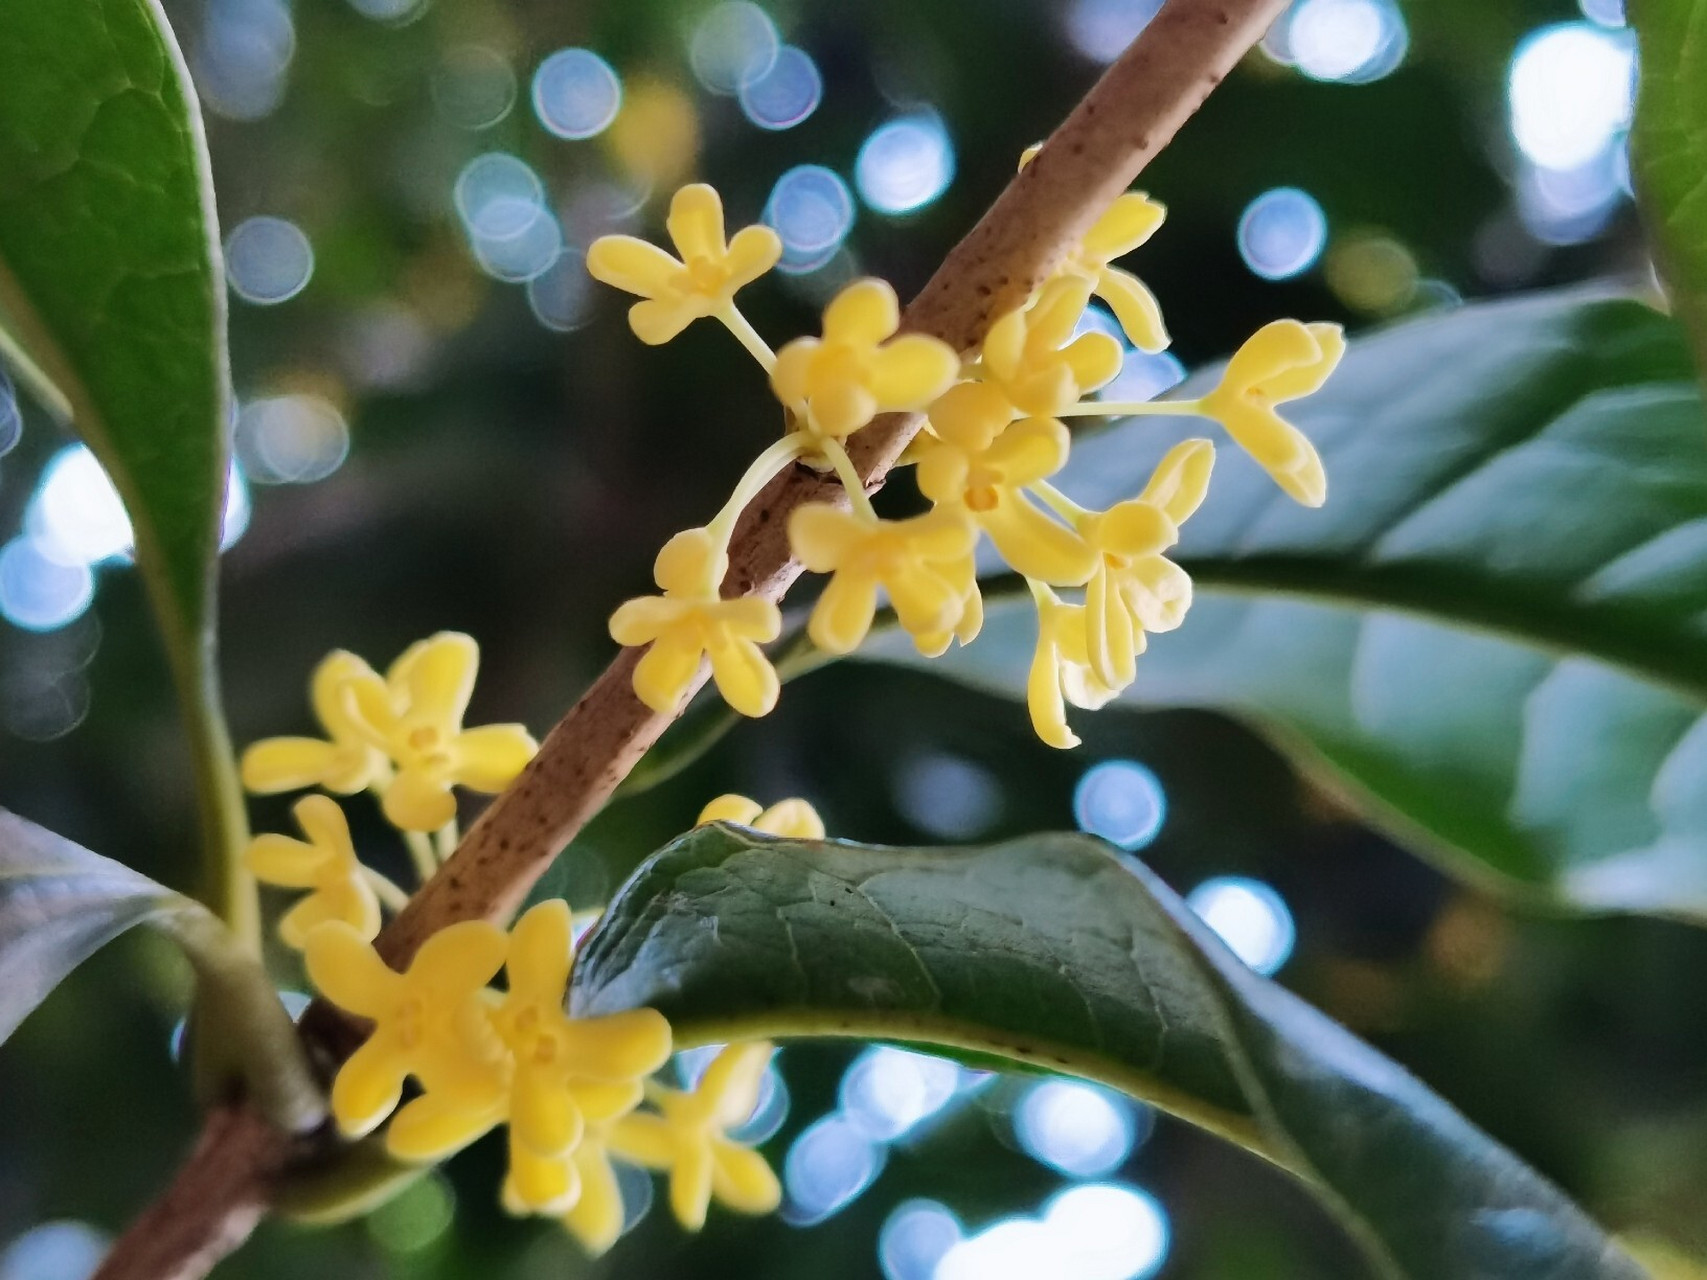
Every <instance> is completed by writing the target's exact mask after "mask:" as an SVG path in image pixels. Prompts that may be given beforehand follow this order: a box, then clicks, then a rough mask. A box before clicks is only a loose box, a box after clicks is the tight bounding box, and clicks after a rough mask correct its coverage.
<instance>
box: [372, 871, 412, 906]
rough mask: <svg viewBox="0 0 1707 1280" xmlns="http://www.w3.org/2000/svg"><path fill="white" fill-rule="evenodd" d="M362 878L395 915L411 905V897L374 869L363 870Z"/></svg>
mask: <svg viewBox="0 0 1707 1280" xmlns="http://www.w3.org/2000/svg"><path fill="white" fill-rule="evenodd" d="M362 878H363V879H365V880H366V881H367V882H368V884H370V885H372V886H373V891H374V892H375V893H376V894H378V895H379V900H380V901H381V902H383V903H384V904H385V906H386V909H387V910H389V911H391V912H393V913H395V912H398V911H401V910H403V908H404V907H406V906H408V905H409V895H408V894H407V893H404V892H403V890H402V889H401V888H400V887H399V886H398V884H397V882H396V881H395V880H392V879H391V878H389V877H388V876H383V875H381V874H380V873H379V872H377V871H375V870H374V869H373V868H372V867H363V868H362Z"/></svg>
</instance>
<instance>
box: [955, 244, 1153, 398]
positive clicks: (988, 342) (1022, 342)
mask: <svg viewBox="0 0 1707 1280" xmlns="http://www.w3.org/2000/svg"><path fill="white" fill-rule="evenodd" d="M1092 287H1093V285H1092V282H1091V281H1089V280H1084V279H1081V278H1080V277H1078V276H1072V275H1064V276H1057V277H1056V278H1055V279H1053V280H1051V281H1049V282H1048V283H1047V284H1045V285H1044V286H1043V288H1042V289H1041V290H1039V292H1038V294H1037V297H1036V298H1035V299H1034V300H1033V301H1032V303H1031V305H1030V306H1028V307H1022V308H1020V309H1019V310H1018V311H1010V312H1009V313H1008V314H1007V315H1005V316H1003V317H1002V318H1001V319H999V320H997V321H996V323H995V324H993V325H991V326H990V332H989V334H988V335H987V336H986V337H985V339H984V347H983V364H982V369H983V375H984V377H985V378H986V379H987V380H989V381H990V382H992V383H994V384H995V385H996V386H997V387H999V388H1001V391H1002V394H1003V395H1005V396H1006V397H1007V398H1008V400H1009V401H1010V402H1011V403H1012V404H1013V406H1014V408H1015V409H1016V410H1018V412H1019V413H1020V414H1030V415H1032V416H1034V417H1045V418H1047V417H1053V416H1054V415H1056V414H1059V413H1062V412H1064V411H1065V410H1066V409H1068V408H1069V407H1070V406H1072V405H1075V404H1077V403H1078V402H1079V401H1080V400H1082V399H1083V398H1084V397H1085V395H1086V394H1087V393H1088V392H1091V391H1095V390H1096V389H1097V388H1098V387H1100V386H1102V385H1104V384H1105V383H1107V382H1109V381H1111V380H1112V379H1113V378H1114V375H1115V374H1117V373H1119V372H1120V364H1121V359H1122V355H1121V350H1120V343H1119V342H1117V341H1115V339H1113V338H1111V337H1110V336H1109V335H1108V334H1106V333H1095V332H1092V333H1082V334H1080V335H1079V336H1078V337H1076V338H1075V337H1074V336H1073V326H1075V325H1076V324H1078V322H1079V317H1080V316H1081V315H1083V314H1084V311H1085V304H1086V303H1088V302H1089V301H1090V298H1091V289H1092Z"/></svg>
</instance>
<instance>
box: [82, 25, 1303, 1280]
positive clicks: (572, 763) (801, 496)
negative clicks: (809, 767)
mask: <svg viewBox="0 0 1707 1280" xmlns="http://www.w3.org/2000/svg"><path fill="white" fill-rule="evenodd" d="M1287 3H1288V0H1168V3H1167V4H1165V5H1164V6H1163V8H1162V10H1161V12H1160V13H1159V14H1158V15H1157V16H1156V17H1155V18H1154V19H1153V20H1152V21H1151V23H1150V24H1149V26H1148V27H1146V28H1145V30H1144V32H1143V34H1142V35H1140V36H1139V38H1138V39H1137V40H1136V41H1135V42H1134V43H1133V44H1132V46H1131V47H1130V48H1129V49H1127V50H1126V52H1125V53H1124V54H1122V55H1121V57H1120V59H1119V60H1118V61H1117V62H1115V64H1114V65H1113V66H1112V67H1110V68H1109V69H1108V71H1107V72H1106V73H1105V74H1104V75H1103V77H1102V79H1101V80H1099V81H1098V82H1097V83H1096V85H1095V86H1094V87H1093V88H1092V89H1091V91H1090V93H1089V94H1088V95H1086V97H1085V98H1084V100H1083V101H1082V102H1080V103H1079V105H1078V107H1076V108H1075V109H1074V111H1073V113H1072V114H1071V115H1069V116H1068V117H1067V119H1066V120H1065V121H1064V122H1063V123H1062V125H1061V127H1060V128H1059V129H1057V130H1056V131H1055V133H1054V134H1053V135H1051V137H1050V138H1049V140H1048V141H1047V142H1046V143H1045V145H1044V147H1043V149H1042V150H1041V151H1040V152H1039V153H1038V155H1037V157H1036V158H1035V159H1034V160H1033V161H1032V162H1031V163H1030V164H1029V165H1027V166H1026V167H1025V168H1024V169H1023V170H1021V171H1020V172H1019V173H1018V175H1017V176H1016V177H1015V178H1014V179H1013V181H1012V182H1010V183H1009V184H1008V187H1007V189H1006V190H1005V191H1003V192H1002V194H1001V196H1000V197H999V198H998V199H997V201H996V203H995V204H994V205H992V206H991V208H990V210H989V212H988V213H986V214H985V215H984V217H983V218H982V219H981V220H980V221H979V222H978V224H977V226H975V227H973V228H972V230H971V232H970V233H969V234H968V235H967V236H966V238H965V239H964V240H962V241H961V242H960V244H959V245H957V246H956V247H955V248H954V250H953V251H952V252H951V253H950V254H949V255H948V257H947V259H946V260H944V262H943V264H942V266H941V267H940V268H939V269H938V270H937V272H936V274H935V275H933V276H932V277H931V279H930V281H929V282H928V283H927V284H926V285H925V287H924V289H923V290H922V291H921V292H920V293H919V295H918V297H916V298H915V299H914V300H913V301H912V303H911V304H910V305H909V306H908V307H907V309H906V312H905V315H904V316H903V320H902V323H903V327H905V328H907V329H909V330H913V331H916V332H920V333H928V334H931V335H933V336H935V337H938V338H941V339H942V340H944V341H945V342H948V343H949V344H951V345H952V346H954V347H955V348H956V349H957V350H960V351H970V350H972V349H973V348H974V347H976V346H977V345H978V344H979V343H980V342H981V341H982V340H983V337H984V334H985V333H986V332H987V331H988V329H989V327H990V324H991V322H992V321H993V320H994V319H995V318H996V317H998V316H1000V315H1002V314H1004V313H1006V312H1008V311H1011V310H1013V309H1014V308H1015V307H1017V306H1019V305H1021V304H1022V303H1023V302H1024V301H1025V299H1026V298H1027V297H1029V296H1030V295H1031V293H1032V291H1033V290H1034V289H1035V288H1036V287H1037V285H1039V284H1040V283H1042V281H1043V280H1044V279H1045V278H1047V277H1048V275H1049V274H1050V273H1051V272H1052V271H1053V270H1054V269H1055V267H1057V266H1058V265H1059V264H1060V262H1061V260H1062V259H1063V257H1064V256H1065V255H1066V254H1067V252H1068V251H1069V249H1070V248H1071V247H1072V245H1073V244H1074V243H1075V242H1076V241H1077V240H1078V239H1079V238H1080V237H1082V236H1083V235H1084V233H1085V232H1086V231H1088V230H1089V229H1090V227H1091V224H1092V223H1094V222H1095V221H1096V220H1097V218H1098V217H1100V216H1101V215H1102V213H1103V211H1104V210H1106V209H1107V208H1108V206H1109V205H1110V204H1111V203H1112V202H1113V201H1114V199H1115V198H1116V197H1117V196H1119V195H1120V194H1121V193H1122V192H1124V191H1125V190H1126V189H1127V188H1128V187H1130V186H1131V184H1132V181H1133V179H1135V178H1136V177H1137V176H1138V174H1139V172H1140V171H1141V170H1142V169H1143V168H1144V166H1145V164H1146V163H1147V162H1148V161H1149V160H1150V158H1151V157H1152V156H1153V155H1155V154H1156V152H1158V151H1160V150H1161V148H1162V147H1164V146H1165V145H1166V144H1167V143H1168V142H1169V141H1170V140H1171V139H1172V138H1173V136H1174V134H1175V133H1176V132H1177V131H1178V130H1179V127H1180V126H1181V125H1182V124H1184V123H1185V121H1186V120H1187V119H1189V118H1190V117H1191V115H1192V114H1193V113H1194V112H1195V111H1196V110H1197V109H1198V107H1199V106H1201V105H1202V103H1203V101H1204V99H1205V98H1207V97H1208V95H1209V94H1210V93H1211V92H1212V91H1213V90H1214V88H1215V86H1216V85H1218V84H1219V83H1220V82H1221V80H1222V78H1223V77H1224V76H1225V75H1226V74H1227V73H1228V72H1229V71H1230V70H1231V69H1232V68H1233V66H1234V64H1235V63H1237V62H1238V60H1239V59H1240V58H1241V57H1243V56H1244V54H1245V53H1246V51H1247V50H1249V49H1250V48H1251V46H1252V45H1254V44H1255V43H1256V42H1257V41H1258V40H1260V39H1261V38H1262V35H1263V33H1264V32H1265V31H1266V30H1267V29H1268V27H1269V25H1270V24H1271V23H1272V22H1273V21H1274V19H1275V18H1276V17H1277V16H1278V15H1279V13H1280V11H1281V10H1282V9H1284V8H1285V7H1286V5H1287ZM918 429H919V419H918V417H917V415H905V414H894V415H889V416H886V417H883V418H879V419H878V420H877V421H875V422H873V423H872V424H871V425H870V426H868V427H866V428H865V429H864V430H862V431H860V432H858V433H857V434H855V435H854V436H853V437H852V439H851V440H850V442H849V452H850V454H851V455H852V457H853V461H854V464H855V466H856V467H857V468H858V470H859V474H860V476H861V478H862V479H863V480H864V482H865V484H866V487H867V488H868V489H876V488H879V487H881V485H882V483H883V480H884V477H885V476H886V475H887V474H888V472H889V469H890V468H891V467H892V466H893V465H894V463H895V460H896V459H897V458H898V457H899V456H900V455H901V451H902V450H903V449H904V448H905V447H906V445H907V443H908V441H910V440H911V439H912V438H913V436H914V434H915V433H916V432H917V431H918ZM813 500H819V501H837V500H841V501H845V500H846V499H845V495H843V494H842V491H841V489H840V487H839V486H837V485H836V484H835V483H834V482H833V481H831V480H828V479H826V478H824V477H821V476H819V475H817V474H816V473H814V472H811V471H809V470H807V469H805V468H794V469H792V470H791V471H790V472H788V473H786V474H784V475H782V476H780V477H778V478H777V479H776V480H775V481H773V482H772V483H771V484H770V485H769V486H768V487H767V488H766V489H765V491H764V492H763V493H762V494H760V495H759V497H758V498H757V499H755V500H754V502H753V503H752V505H751V507H750V508H749V509H748V512H747V514H746V515H745V516H744V517H743V519H742V521H741V523H740V525H739V527H738V528H737V530H736V534H735V538H734V541H733V543H732V545H731V547H730V572H729V577H728V579H727V580H726V581H725V583H724V589H725V591H726V593H728V594H731V595H745V594H754V595H762V596H765V597H767V598H769V599H780V598H781V596H782V595H783V593H784V592H786V591H787V589H788V587H789V585H790V584H791V583H792V582H793V581H794V579H795V578H796V577H797V576H799V573H800V566H799V565H797V564H796V563H795V562H794V560H793V559H792V557H791V556H790V554H789V548H788V540H787V534H786V529H787V524H788V516H789V513H790V512H792V511H793V510H794V509H795V508H796V507H798V506H799V505H800V504H801V503H803V502H807V501H813ZM638 660H639V651H638V650H633V649H630V650H624V651H623V652H622V653H620V654H619V655H618V656H617V658H616V660H615V661H614V662H612V663H611V665H610V667H609V668H608V669H607V670H606V671H605V672H604V674H603V675H601V676H600V677H599V678H598V680H596V681H595V682H594V683H593V685H592V687H591V688H589V689H588V690H587V692H586V693H585V694H584V695H583V696H582V698H581V700H580V701H579V702H577V703H576V704H575V705H574V707H572V708H571V709H570V710H569V713H568V714H567V715H566V716H564V718H563V719H562V720H561V721H559V722H558V724H557V725H556V727H555V728H553V729H552V730H551V732H550V733H549V734H547V735H546V738H545V741H544V742H543V743H541V744H540V749H539V753H538V755H536V756H535V757H534V759H533V761H532V762H531V763H530V764H529V765H528V766H527V768H526V769H524V770H523V771H522V773H521V775H520V776H519V777H518V778H517V779H516V780H515V782H514V783H513V784H512V785H511V786H510V787H509V788H508V789H507V790H506V791H505V792H504V793H503V794H501V795H500V796H498V797H497V799H496V800H494V801H493V802H492V804H491V805H490V806H489V807H488V808H487V810H486V812H485V813H484V814H482V815H481V817H480V820H479V821H478V822H476V823H475V824H474V826H473V827H472V828H471V829H470V830H469V832H468V834H467V836H466V837H465V838H464V839H463V841H462V843H461V845H460V846H459V847H458V849H457V852H456V854H455V856H454V857H452V858H451V859H450V861H449V862H448V863H446V864H445V866H444V867H443V868H442V869H441V870H440V871H439V873H438V874H437V875H436V876H434V877H433V879H432V880H431V881H430V882H428V884H427V885H426V886H425V887H424V888H423V889H422V890H421V891H420V892H419V893H417V894H416V895H415V897H414V898H413V899H412V900H411V901H410V903H409V906H408V908H407V909H406V910H404V911H403V912H402V913H401V914H400V915H398V916H397V918H396V919H395V920H393V921H392V922H391V923H390V925H388V926H387V927H386V929H385V930H384V932H383V933H381V934H380V937H379V940H378V946H379V948H380V951H381V953H382V954H383V955H384V956H385V958H386V959H387V960H388V961H389V962H391V963H392V964H393V965H395V966H401V965H403V964H405V963H407V961H408V960H409V959H410V957H412V956H413V955H414V953H415V951H416V949H417V948H419V946H420V945H421V943H422V942H423V941H425V940H426V939H427V938H428V937H430V936H431V935H432V934H434V933H436V932H437V931H438V930H440V929H442V928H444V927H445V926H446V925H449V924H453V923H455V922H457V921H459V920H469V919H476V918H484V919H488V920H494V921H498V922H504V921H507V920H508V919H509V918H510V916H511V915H512V914H513V913H514V911H515V909H516V908H517V906H519V905H520V903H521V901H522V899H523V898H524V897H525V896H526V894H527V892H528V890H529V889H530V888H531V887H532V886H533V884H534V882H535V881H537V880H538V879H539V877H540V875H541V874H543V873H544V871H545V869H546V868H547V867H549V866H550V865H551V862H552V860H553V859H554V858H555V857H556V856H557V854H558V853H559V852H560V851H561V850H562V849H563V847H564V846H565V845H566V844H568V843H569V841H570V840H571V839H573V838H574V836H575V834H576V833H577V832H579V831H580V830H581V828H582V827H583V826H585V825H586V823H587V822H588V820H589V819H591V818H592V817H593V815H594V814H596V813H597V812H598V811H599V809H600V808H601V807H602V806H603V805H604V803H605V802H606V801H607V800H608V799H609V798H610V795H611V793H612V792H613V791H614V790H615V789H616V787H617V785H618V784H619V783H620V782H621V781H622V780H623V778H625V777H627V776H628V773H629V771H630V770H631V769H633V767H634V766H635V764H637V763H638V762H639V760H640V758H641V757H642V756H644V755H645V754H646V752H647V751H648V750H649V749H650V748H651V747H652V745H653V744H654V743H655V742H657V740H658V738H659V737H660V735H662V734H663V732H664V730H665V729H666V728H668V727H669V725H670V722H671V721H672V720H673V719H674V718H675V717H674V716H673V715H660V714H658V713H657V712H654V711H651V710H650V709H648V708H647V707H646V706H644V705H643V704H642V703H641V702H640V701H639V700H638V699H637V698H636V697H635V696H634V692H633V689H632V687H631V685H630V680H631V678H632V675H633V671H634V665H635V663H636V662H637V661H638ZM704 679H705V672H704V671H703V670H702V672H701V673H700V676H699V680H698V682H697V683H696V684H695V686H694V687H695V688H698V686H699V684H702V683H703V682H704ZM684 702H685V699H684ZM303 1027H304V1034H305V1035H306V1036H308V1037H309V1038H310V1039H311V1040H313V1041H317V1042H318V1047H319V1048H320V1050H321V1051H322V1053H324V1052H325V1051H327V1050H330V1051H331V1053H332V1054H334V1055H337V1054H338V1050H339V1048H340V1047H344V1046H342V1045H341V1044H340V1041H342V1040H344V1039H345V1038H346V1037H345V1036H344V1034H343V1033H344V1030H345V1028H343V1027H341V1026H340V1025H339V1020H338V1019H337V1018H336V1017H335V1015H333V1014H332V1011H331V1010H329V1009H327V1008H325V1007H324V1006H321V1007H319V1008H317V1009H316V1010H311V1011H310V1016H308V1017H305V1019H304V1022H303ZM311 1047H312V1046H311ZM287 1151H288V1144H287V1141H286V1140H285V1139H284V1138H282V1137H281V1136H280V1135H278V1134H277V1133H276V1132H274V1131H272V1130H270V1129H268V1128H267V1127H266V1125H265V1124H264V1123H262V1122H261V1121H259V1120H257V1119H254V1118H253V1117H252V1116H247V1115H234V1114H233V1113H230V1112H226V1111H216V1112H215V1113H214V1114H213V1116H212V1117H211V1118H210V1120H209V1122H208V1127H207V1129H206V1130H205V1131H204V1134H203V1137H202V1140H201V1141H200V1142H199V1143H198V1145H197V1147H196V1150H195V1152H194V1153H193V1154H192V1156H191V1158H190V1161H189V1163H188V1164H186V1165H185V1167H184V1169H183V1170H182V1171H181V1172H180V1174H179V1177H178V1179H177V1181H175V1182H174V1184H173V1185H172V1187H171V1189H169V1190H168V1191H167V1193H166V1195H165V1196H164V1197H163V1198H162V1199H161V1200H160V1201H158V1202H157V1203H156V1204H155V1205H154V1206H153V1207H152V1208H151V1209H149V1210H148V1212H147V1213H146V1214H144V1215H143V1217H142V1218H140V1219H138V1221H137V1222H136V1224H135V1225H134V1226H133V1227H132V1228H131V1229H130V1230H129V1231H128V1232H127V1233H126V1234H125V1235H124V1236H123V1237H122V1238H121V1239H120V1241H119V1243H118V1245H117V1246H116V1247H115V1249H114V1252H113V1254H112V1255H111V1257H110V1258H109V1260H108V1262H107V1264H106V1266H104V1267H103V1268H102V1270H101V1271H100V1272H99V1273H98V1274H97V1280H197V1278H198V1277H200V1276H202V1275H205V1274H206V1271H207V1269H208V1268H209V1267H211V1266H212V1265H213V1264H214V1263H215V1262H217V1261H218V1260H219V1258H221V1257H223V1256H224V1255H225V1253H227V1252H229V1251H230V1250H231V1249H233V1248H235V1247H236V1246H237V1245H238V1244H240V1243H241V1242H242V1240H243V1238H244V1237H245V1236H246V1235H247V1234H248V1232H249V1231H250V1230H251V1229H252V1228H253V1226H254V1224H255V1222H256V1221H257V1220H258V1219H259V1216H260V1214H261V1212H262V1211H263V1207H264V1204H265V1201H266V1197H267V1187H268V1184H269V1182H270V1181H271V1179H273V1178H274V1177H276V1176H277V1174H278V1173H279V1171H280V1170H281V1169H282V1168H283V1167H284V1163H283V1162H284V1159H285V1153H286V1152H287Z"/></svg>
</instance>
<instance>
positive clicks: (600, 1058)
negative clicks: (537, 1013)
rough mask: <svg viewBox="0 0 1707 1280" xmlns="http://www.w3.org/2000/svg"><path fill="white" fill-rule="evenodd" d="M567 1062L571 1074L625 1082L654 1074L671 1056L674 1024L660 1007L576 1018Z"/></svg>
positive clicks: (571, 1025)
mask: <svg viewBox="0 0 1707 1280" xmlns="http://www.w3.org/2000/svg"><path fill="white" fill-rule="evenodd" d="M569 1026H570V1031H571V1038H570V1044H569V1051H568V1054H567V1056H566V1064H567V1066H568V1069H569V1073H570V1074H571V1075H572V1076H575V1077H578V1078H580V1077H585V1078H588V1079H591V1080H596V1081H605V1082H613V1083H621V1082H625V1081H629V1080H638V1079H641V1078H643V1077H645V1076H649V1075H651V1074H652V1073H653V1072H654V1071H656V1070H658V1068H659V1067H661V1066H663V1065H664V1063H666V1062H667V1061H669V1058H670V1024H669V1022H668V1021H667V1020H666V1019H665V1017H664V1015H663V1014H661V1013H659V1012H658V1011H657V1010H656V1009H630V1010H627V1011H625V1012H623V1013H612V1014H606V1015H605V1016H603V1017H599V1018H576V1019H573V1020H572V1021H571V1022H570V1024H569Z"/></svg>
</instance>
